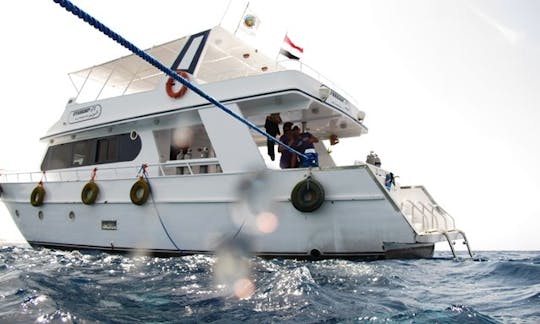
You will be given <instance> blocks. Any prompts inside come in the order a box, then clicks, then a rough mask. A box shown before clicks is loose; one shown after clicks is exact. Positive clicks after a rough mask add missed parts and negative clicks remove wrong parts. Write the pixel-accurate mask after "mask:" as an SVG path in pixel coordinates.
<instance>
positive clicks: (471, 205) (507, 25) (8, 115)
mask: <svg viewBox="0 0 540 324" xmlns="http://www.w3.org/2000/svg"><path fill="white" fill-rule="evenodd" d="M75 3H76V4H77V5H79V6H80V7H82V8H84V9H86V10H87V11H88V12H90V13H91V14H93V15H94V16H96V17H98V18H99V19H101V20H102V21H103V22H105V23H106V24H108V25H109V26H110V27H111V28H113V29H114V30H116V31H117V32H119V33H121V34H123V35H124V36H125V37H126V38H128V39H129V40H131V41H132V42H134V43H135V44H137V45H139V46H140V47H142V48H146V47H150V46H152V45H154V44H159V43H162V42H165V41H167V40H170V39H174V38H177V37H180V36H183V35H185V34H189V33H191V32H197V31H200V30H202V29H204V28H207V27H211V26H212V25H215V24H217V23H218V22H219V20H220V19H221V17H222V15H223V13H224V11H225V9H226V7H227V4H228V1H164V0H158V1H152V2H147V1H125V0H122V1H114V2H113V1H105V0H93V1H88V0H84V1H83V0H81V1H76V2H75ZM0 6H1V7H2V8H1V9H0V28H1V30H3V33H2V34H3V42H2V45H0V46H1V49H2V52H3V54H2V57H3V60H2V61H0V71H2V75H1V76H0V83H1V85H2V89H4V93H3V99H4V101H3V103H4V109H3V110H2V111H3V116H2V118H1V119H0V147H1V148H2V154H1V155H0V169H9V170H13V169H17V170H18V169H23V170H29V169H32V170H35V169H38V168H39V164H40V160H41V157H42V154H43V150H44V146H43V145H42V144H41V143H39V141H38V138H39V137H41V136H43V135H44V134H45V132H46V130H47V128H48V127H49V126H50V125H52V123H53V122H55V121H56V120H57V118H58V117H59V116H60V114H61V113H62V111H63V108H64V106H65V103H66V102H67V100H68V98H69V97H70V96H72V95H73V94H74V93H73V89H72V86H71V84H70V82H69V79H68V78H67V76H66V74H67V73H68V72H71V71H75V70H78V69H81V68H85V67H88V66H91V65H94V64H99V63H101V62H105V61H108V60H110V59H113V58H116V57H118V56H122V55H126V54H127V52H126V51H125V50H124V49H123V48H121V47H120V46H119V45H116V44H115V43H114V42H112V41H111V40H109V39H108V38H106V37H105V36H103V35H101V34H99V33H98V32H97V31H95V30H93V29H92V28H90V27H89V26H87V25H86V24H84V23H82V22H81V21H79V20H78V19H76V18H74V17H73V16H71V15H70V14H68V13H67V12H65V11H64V10H63V9H61V8H60V7H59V6H58V5H56V4H54V3H53V1H31V2H30V3H28V2H16V1H11V2H3V3H2V4H0ZM234 6H238V3H237V2H235V3H234V4H233V7H234ZM239 6H240V7H242V4H240V5H239ZM251 7H252V8H253V10H258V12H260V13H264V15H261V16H263V17H264V18H262V19H264V20H263V22H264V23H271V22H273V21H277V22H279V23H283V22H284V21H287V22H288V23H287V26H286V27H287V30H288V32H289V36H290V37H291V38H292V39H293V41H294V42H295V43H297V44H298V45H300V46H302V47H304V49H305V54H304V58H303V60H304V62H306V63H307V64H309V65H310V66H312V67H314V68H316V69H317V70H318V71H319V72H321V73H322V74H323V75H325V76H327V77H328V78H329V79H331V80H333V81H334V82H336V83H337V84H339V85H340V86H341V87H342V88H344V89H345V90H346V91H347V92H348V93H351V94H352V95H353V96H354V97H355V98H356V100H357V101H358V102H359V104H360V107H361V109H363V110H364V111H366V113H367V116H366V120H365V122H366V125H367V126H368V127H369V129H370V133H369V134H367V135H366V136H362V137H361V138H360V139H358V140H350V141H347V140H344V141H342V143H340V145H338V146H336V147H335V148H334V153H333V154H334V156H335V158H336V159H338V160H339V161H341V162H343V163H352V162H353V161H354V160H364V159H365V156H366V154H367V153H368V152H369V151H370V150H375V151H376V152H377V153H378V154H379V156H381V158H382V161H383V167H384V168H386V169H388V170H390V171H393V172H394V173H395V174H397V175H399V176H400V178H399V180H400V182H401V184H403V185H414V184H423V185H425V186H426V187H427V188H428V190H429V191H430V192H431V193H432V194H433V196H434V197H435V199H436V200H437V201H438V202H439V203H440V204H441V205H442V206H443V207H444V208H445V209H446V210H448V211H449V212H450V213H451V214H452V215H453V216H454V217H455V218H456V222H457V225H458V227H459V228H461V229H463V230H464V231H465V232H466V233H467V235H468V236H469V239H470V242H471V244H472V247H473V248H475V249H497V250H502V249H504V250H514V249H534V250H540V237H539V236H538V235H537V234H536V231H537V230H538V229H540V207H539V205H538V204H537V202H536V199H537V197H538V196H539V194H540V170H539V168H538V166H539V165H540V149H539V145H538V144H539V143H538V142H539V139H540V127H538V125H540V109H539V108H540V106H539V104H540V91H539V89H540V63H539V60H538V58H539V57H540V43H539V40H540V2H538V1H532V0H528V1H527V0H525V1H510V0H505V1H503V0H498V1H487V0H481V1H480V0H477V1H474V0H471V1H463V0H456V1H450V0H443V1H430V0H417V1H399V0H385V1H375V0H373V1H342V0H335V1H317V0H315V1H282V0H276V1H272V2H268V1H252V2H251ZM126 8H129V9H126ZM0 217H1V218H4V219H5V218H7V217H8V216H7V215H6V214H5V211H4V210H3V209H2V208H0ZM1 237H2V234H1V233H0V238H1Z"/></svg>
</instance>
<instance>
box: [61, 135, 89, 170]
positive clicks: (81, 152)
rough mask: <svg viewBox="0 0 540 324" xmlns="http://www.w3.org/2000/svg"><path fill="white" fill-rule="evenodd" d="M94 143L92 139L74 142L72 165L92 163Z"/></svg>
mask: <svg viewBox="0 0 540 324" xmlns="http://www.w3.org/2000/svg"><path fill="white" fill-rule="evenodd" d="M92 144H93V143H92V141H82V142H76V143H73V161H72V162H71V165H72V166H74V167H78V166H83V165H88V164H91V162H92V160H91V159H92V146H93V145H92ZM66 145H67V144H66Z"/></svg>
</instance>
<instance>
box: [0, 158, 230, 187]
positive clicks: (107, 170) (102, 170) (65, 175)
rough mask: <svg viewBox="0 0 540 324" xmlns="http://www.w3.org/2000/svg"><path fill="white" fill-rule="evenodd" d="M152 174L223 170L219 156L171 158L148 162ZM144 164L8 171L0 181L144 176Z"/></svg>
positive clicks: (105, 178)
mask: <svg viewBox="0 0 540 324" xmlns="http://www.w3.org/2000/svg"><path fill="white" fill-rule="evenodd" d="M145 166H146V171H147V172H148V174H149V176H151V177H156V176H173V175H194V174H205V173H221V172H222V170H221V168H220V165H219V160H218V159H217V158H204V159H188V160H172V161H166V162H164V163H155V164H145ZM141 168H142V165H127V166H116V167H105V166H104V167H99V166H98V167H95V166H92V167H87V168H76V169H75V168H73V169H61V170H51V171H46V172H41V171H35V172H12V173H10V172H7V173H2V174H0V182H4V183H9V182H39V181H43V182H52V181H87V180H89V179H90V178H91V177H92V174H93V172H94V169H96V179H101V180H114V179H126V178H134V177H136V176H137V175H142V170H141Z"/></svg>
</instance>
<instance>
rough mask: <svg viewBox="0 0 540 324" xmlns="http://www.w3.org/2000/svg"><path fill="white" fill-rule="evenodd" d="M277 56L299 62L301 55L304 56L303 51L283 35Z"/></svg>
mask: <svg viewBox="0 0 540 324" xmlns="http://www.w3.org/2000/svg"><path fill="white" fill-rule="evenodd" d="M279 54H281V55H283V56H285V57H287V58H289V59H291V60H299V59H300V57H301V56H302V54H304V49H303V48H302V47H300V46H298V45H296V44H295V43H293V42H292V41H291V39H290V38H289V36H288V35H285V38H284V39H283V45H282V46H281V49H280V51H279Z"/></svg>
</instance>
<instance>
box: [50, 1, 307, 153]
mask: <svg viewBox="0 0 540 324" xmlns="http://www.w3.org/2000/svg"><path fill="white" fill-rule="evenodd" d="M53 1H54V2H56V3H58V4H59V5H60V6H62V7H63V8H64V9H66V10H67V11H69V12H71V13H72V14H74V15H75V16H77V17H79V18H81V19H82V20H84V21H86V22H87V23H88V24H90V25H92V26H93V27H94V28H96V29H97V30H99V31H100V32H102V33H104V34H105V35H107V36H108V37H109V38H111V39H113V40H114V41H115V42H117V43H119V44H120V45H122V46H124V47H125V48H127V49H128V50H130V51H131V52H132V53H133V54H135V55H137V56H139V57H140V58H142V59H143V60H145V61H146V62H148V63H150V64H151V65H153V66H154V67H156V68H157V69H159V70H161V71H162V72H163V73H165V74H167V75H168V76H170V77H171V78H173V79H175V80H176V81H178V82H180V83H181V84H183V85H184V86H186V87H187V88H188V89H190V90H192V91H193V92H195V93H196V94H198V95H199V96H201V97H202V98H204V99H206V100H208V101H209V102H210V103H212V104H214V105H215V106H217V107H218V108H220V109H221V110H223V111H225V112H226V113H228V114H229V115H231V116H233V117H234V118H236V119H238V120H239V121H240V122H242V123H244V124H245V125H247V126H248V127H249V128H251V129H253V130H254V131H256V132H257V133H259V134H261V135H263V136H265V137H266V138H268V139H269V140H271V141H272V142H274V143H277V144H279V145H281V146H283V147H285V148H286V149H287V150H289V151H290V152H292V153H295V154H297V155H298V156H301V157H302V158H304V159H307V156H306V155H304V154H303V153H300V152H298V151H297V150H295V149H293V148H292V147H290V146H288V145H286V144H285V143H283V142H281V141H280V140H278V139H276V138H275V137H273V136H272V135H270V134H268V133H267V132H265V131H263V130H262V129H260V128H259V127H257V125H255V124H253V123H252V122H250V121H249V120H247V119H245V118H244V117H242V116H240V115H238V114H236V113H235V112H234V111H232V110H230V109H229V108H227V107H225V105H223V104H222V103H221V102H219V101H218V100H217V99H215V98H214V97H212V96H210V95H208V94H207V93H205V92H204V91H202V90H201V89H200V88H199V87H197V86H196V85H194V84H192V83H191V82H189V81H188V80H186V79H184V78H182V77H181V76H179V75H178V74H177V73H176V72H174V71H173V70H171V69H169V68H168V67H166V66H165V65H163V64H161V62H159V61H158V60H156V59H155V58H154V57H152V56H151V55H149V54H147V53H145V52H144V51H142V50H140V49H139V48H137V47H136V46H135V45H133V44H132V43H130V42H129V41H128V40H127V39H125V38H123V37H122V36H120V35H119V34H117V33H115V32H114V31H112V30H111V29H110V28H108V27H107V26H105V25H103V24H102V23H101V22H99V21H98V20H97V19H95V18H94V17H92V16H90V15H89V14H88V13H86V12H84V11H83V10H82V9H80V8H79V7H77V6H75V5H74V4H73V3H71V2H70V1H68V0H53Z"/></svg>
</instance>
